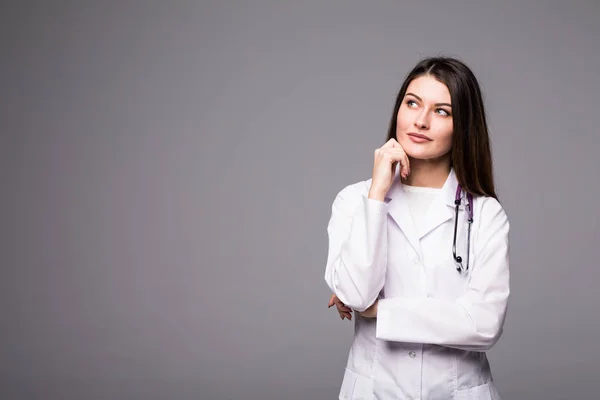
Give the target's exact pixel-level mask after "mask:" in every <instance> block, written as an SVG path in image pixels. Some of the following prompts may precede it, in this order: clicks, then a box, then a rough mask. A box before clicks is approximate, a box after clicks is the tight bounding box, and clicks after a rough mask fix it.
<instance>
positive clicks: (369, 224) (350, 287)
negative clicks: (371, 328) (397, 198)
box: [325, 184, 388, 311]
mask: <svg viewBox="0 0 600 400" xmlns="http://www.w3.org/2000/svg"><path fill="white" fill-rule="evenodd" d="M360 189H361V188H360V187H359V186H358V185H357V184H355V185H350V186H347V187H345V188H344V189H342V190H341V191H340V192H339V193H338V194H337V196H336V198H335V200H334V201H333V205H332V208H331V217H330V220H329V223H328V226H327V234H328V238H329V249H328V255H327V265H326V268H325V281H326V282H327V285H328V286H329V288H330V289H331V290H332V291H333V293H335V294H336V295H337V297H338V298H339V299H340V300H341V301H342V302H343V303H344V304H346V305H347V306H348V307H350V308H352V309H354V310H356V311H364V310H366V309H367V308H368V307H369V306H370V305H372V304H373V302H374V301H375V299H377V297H378V295H379V293H380V291H381V289H382V288H383V284H384V280H385V274H386V264H387V211H388V204H387V203H385V202H382V201H378V200H374V199H369V198H368V196H367V195H366V194H364V193H362V191H361V190H360Z"/></svg>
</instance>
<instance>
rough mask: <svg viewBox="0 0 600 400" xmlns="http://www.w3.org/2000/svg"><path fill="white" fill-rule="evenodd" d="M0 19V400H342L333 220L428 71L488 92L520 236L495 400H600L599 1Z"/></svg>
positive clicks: (166, 7) (137, 11) (36, 6)
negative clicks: (337, 201) (402, 100)
mask: <svg viewBox="0 0 600 400" xmlns="http://www.w3.org/2000/svg"><path fill="white" fill-rule="evenodd" d="M0 15H1V21H0V22H1V23H0V43H1V51H2V55H1V57H2V58H1V60H2V62H1V65H0V68H1V70H0V73H1V74H0V79H1V81H0V84H1V93H2V94H1V97H0V98H1V104H0V106H1V110H2V118H1V119H0V123H1V126H0V132H1V142H0V151H1V157H0V178H1V182H0V184H1V187H2V192H1V193H2V197H1V199H2V203H1V207H0V213H1V214H0V218H1V225H0V226H1V229H2V231H1V233H2V237H1V243H2V245H1V251H0V265H1V277H0V296H1V297H0V315H1V330H0V380H1V381H0V383H1V386H0V398H2V399H3V400H4V399H44V400H50V399H90V400H95V399H214V400H220V399H232V400H234V399H262V400H268V399H334V398H337V393H338V389H339V385H340V382H341V377H342V373H343V368H344V364H345V361H346V357H347V352H348V348H349V345H350V342H351V339H352V325H351V323H349V322H348V321H344V322H342V321H341V320H340V319H339V318H338V316H337V314H336V312H335V311H334V310H332V309H327V307H326V303H327V300H328V298H329V294H330V293H329V292H328V289H327V286H326V285H325V282H324V280H323V276H324V269H325V261H326V251H327V236H326V224H327V221H328V218H329V215H330V210H331V202H332V201H333V199H334V196H335V194H336V193H337V192H338V191H339V190H340V189H341V188H342V187H344V186H345V185H347V184H350V183H353V182H356V181H359V180H363V179H367V178H369V176H370V172H371V168H372V154H373V149H375V147H378V146H380V145H381V144H382V143H383V141H384V139H385V134H386V129H387V124H388V121H389V118H390V115H391V110H392V106H393V102H394V98H395V95H396V92H397V90H398V88H399V87H400V84H401V82H402V79H403V77H404V75H405V74H406V73H407V72H408V70H409V69H410V68H411V67H412V66H413V65H414V64H415V63H416V62H417V61H418V60H419V59H420V58H421V57H422V56H428V55H438V54H442V55H450V56H457V57H460V58H462V59H463V60H464V61H466V62H467V63H468V65H470V66H471V67H472V69H473V70H474V72H475V73H476V75H477V77H478V78H479V80H480V82H481V85H482V88H483V91H484V95H485V100H486V105H487V110H488V112H489V122H490V129H491V135H492V139H493V150H494V155H495V170H496V174H497V175H496V176H497V184H498V190H499V194H500V199H501V201H502V203H503V205H504V207H505V209H506V210H507V213H508V214H509V218H510V220H511V227H512V234H511V239H512V242H511V246H512V247H511V249H512V253H511V254H512V258H511V261H512V297H511V303H510V311H509V316H508V319H507V322H506V331H505V334H504V336H503V337H502V339H501V340H500V342H499V343H498V344H497V346H496V347H495V348H494V349H493V350H492V351H491V352H490V353H489V357H490V360H491V363H492V369H493V372H494V374H495V378H496V381H497V384H498V387H499V389H500V392H501V394H502V395H503V399H528V400H529V399H544V400H550V399H592V398H597V396H598V395H597V394H596V392H597V388H598V378H599V375H600V373H599V370H600V355H599V351H598V349H599V347H600V346H599V345H598V338H600V323H599V322H598V316H599V312H598V303H599V302H598V299H597V292H598V290H597V285H598V279H599V278H600V272H599V271H600V269H599V268H598V267H599V266H598V261H597V260H598V259H597V251H598V238H599V232H598V229H599V228H598V216H599V212H598V208H597V203H598V196H599V194H600V193H599V190H598V189H599V184H598V181H599V179H598V173H599V172H600V168H599V167H600V165H599V161H598V149H599V146H600V138H599V135H598V133H599V132H598V112H599V106H600V104H599V101H598V96H599V93H600V80H599V79H598V65H599V64H600V48H599V47H600V46H599V45H598V38H600V5H599V3H598V2H594V1H591V0H590V1H583V0H578V1H570V2H559V1H554V2H542V1H540V2H537V1H536V2H532V1H529V2H525V4H521V2H519V1H516V0H511V1H502V2H500V1H487V2H482V1H471V2H467V1H456V2H452V3H451V2H447V1H441V0H440V1H437V2H413V1H410V2H409V1H406V2H401V1H390V0H388V1H372V2H366V1H342V0H338V1H316V0H315V1H304V2H299V1H235V2H234V1H228V0H225V1H220V2H218V1H208V2H207V1H203V2H184V1H180V2H170V3H167V2H159V1H141V0H140V1H125V2H123V1H105V2H98V1H97V2H85V1H83V2H76V1H55V2H50V1H47V2H37V3H34V2H29V1H20V2H12V4H11V3H10V2H3V3H2V6H1V7H0ZM449 256H450V255H449Z"/></svg>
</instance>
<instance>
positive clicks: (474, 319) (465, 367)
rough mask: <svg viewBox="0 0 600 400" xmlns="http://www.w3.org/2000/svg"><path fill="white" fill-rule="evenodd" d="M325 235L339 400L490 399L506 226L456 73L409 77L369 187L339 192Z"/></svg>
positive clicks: (484, 142)
mask: <svg viewBox="0 0 600 400" xmlns="http://www.w3.org/2000/svg"><path fill="white" fill-rule="evenodd" d="M327 232H328V236H329V251H328V256H327V266H326V271H325V281H326V282H327V285H328V286H329V288H330V289H331V290H332V292H333V295H332V296H331V299H330V301H329V306H330V307H331V306H332V305H333V304H335V305H336V306H337V309H338V312H339V313H340V316H341V317H342V319H344V318H349V319H351V318H352V314H351V313H352V312H353V311H354V314H355V331H354V341H353V343H352V347H351V349H350V354H349V357H348V361H347V365H346V368H345V373H344V377H343V381H342V385H341V390H340V399H365V400H369V399H373V400H374V399H378V400H397V399H414V400H416V399H421V400H438V399H439V400H449V399H456V400H467V399H478V400H488V399H494V400H497V399H500V396H499V394H498V391H497V389H496V387H495V385H494V381H493V378H492V374H491V371H490V365H489V363H488V359H487V357H486V353H485V351H486V350H488V349H490V348H491V347H492V346H493V345H494V344H495V343H496V342H497V340H498V339H499V337H500V335H501V334H502V327H503V324H504V319H505V316H506V310H507V301H508V297H509V292H510V290H509V242H508V234H509V221H508V219H507V216H506V213H505V211H504V209H503V208H502V206H501V205H500V203H499V202H498V200H497V196H496V192H495V189H494V180H493V172H492V156H491V151H490V143H489V137H488V129H487V123H486V116H485V111H484V105H483V101H482V97H481V92H480V88H479V84H478V82H477V80H476V78H475V76H474V75H473V73H472V71H471V70H470V69H469V68H468V67H467V66H466V65H465V64H463V63H462V62H461V61H459V60H456V59H453V58H446V57H436V58H427V59H424V60H422V61H421V62H419V63H418V64H417V65H416V66H415V68H414V69H413V70H412V71H411V72H410V73H409V75H408V76H407V78H406V80H405V82H404V84H403V85H402V87H401V89H400V92H399V93H398V97H397V99H396V105H395V107H394V112H393V114H392V118H391V123H390V127H389V132H388V138H387V142H386V143H385V144H384V145H383V146H381V147H380V148H378V149H376V150H375V154H374V163H373V171H372V176H371V178H370V179H368V180H366V181H361V182H358V183H354V184H351V185H348V186H346V187H345V188H343V189H342V190H341V191H340V192H339V193H338V194H337V196H336V198H335V200H334V201H333V205H332V213H331V218H330V220H329V224H328V227H327Z"/></svg>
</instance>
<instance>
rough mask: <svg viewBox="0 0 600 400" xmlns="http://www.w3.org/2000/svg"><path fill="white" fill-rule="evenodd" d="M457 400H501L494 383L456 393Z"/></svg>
mask: <svg viewBox="0 0 600 400" xmlns="http://www.w3.org/2000/svg"><path fill="white" fill-rule="evenodd" d="M454 399H455V400H500V396H499V395H498V392H497V391H496V387H495V386H494V384H493V382H488V383H484V384H483V385H479V386H474V387H471V388H467V389H461V390H457V391H456V396H455V397H454Z"/></svg>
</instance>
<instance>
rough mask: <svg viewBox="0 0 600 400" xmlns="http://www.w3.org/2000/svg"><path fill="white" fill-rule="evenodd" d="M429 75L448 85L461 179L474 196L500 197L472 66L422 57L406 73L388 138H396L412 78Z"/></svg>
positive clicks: (456, 163)
mask: <svg viewBox="0 0 600 400" xmlns="http://www.w3.org/2000/svg"><path fill="white" fill-rule="evenodd" d="M423 75H429V76H432V77H434V78H435V79H437V80H438V81H440V82H442V83H443V84H445V85H446V86H447V87H448V91H449V92H450V99H451V102H452V113H453V117H452V123H453V134H452V148H451V150H450V151H451V157H450V160H451V161H450V162H451V166H452V168H453V169H454V172H455V173H456V178H457V179H458V182H459V183H460V185H461V186H462V187H463V189H464V190H466V191H467V192H469V193H471V194H472V195H475V196H477V195H478V196H490V197H494V198H496V199H497V198H498V197H497V195H496V190H495V188H494V176H493V166H492V152H491V148H490V139H489V134H488V128H487V122H486V115H485V109H484V106H483V99H482V96H481V90H480V88H479V83H478V82H477V79H476V78H475V75H474V74H473V72H472V71H471V69H470V68H469V67H467V66H466V65H465V64H464V63H463V62H462V61H460V60H457V59H455V58H450V57H429V58H425V59H423V60H421V61H420V62H419V63H418V64H417V65H416V66H415V67H414V68H413V69H412V71H410V73H409V74H408V75H407V76H406V79H405V80H404V83H403V84H402V87H401V88H400V91H399V92H398V97H397V98H396V104H395V106H394V112H393V114H392V119H391V121H390V126H389V130H388V137H387V140H390V139H396V124H397V122H398V110H399V109H400V105H401V104H402V100H403V99H404V95H405V94H406V89H407V88H408V85H409V84H410V82H411V81H412V80H413V79H415V78H417V77H419V76H423Z"/></svg>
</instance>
